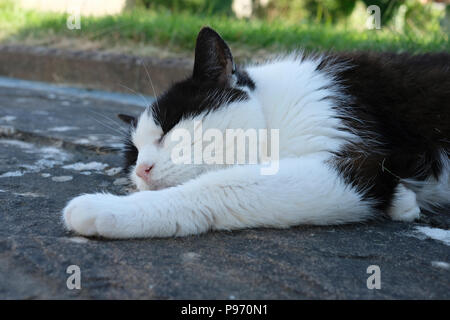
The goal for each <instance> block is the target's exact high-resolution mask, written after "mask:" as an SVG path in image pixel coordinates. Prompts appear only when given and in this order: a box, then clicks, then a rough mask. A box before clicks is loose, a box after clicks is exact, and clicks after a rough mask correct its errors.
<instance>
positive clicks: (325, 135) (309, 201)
mask: <svg viewBox="0 0 450 320" xmlns="http://www.w3.org/2000/svg"><path fill="white" fill-rule="evenodd" d="M319 63H320V59H306V60H304V61H302V62H301V60H300V59H296V58H295V57H289V58H286V59H284V60H277V61H274V62H272V63H268V64H265V65H262V66H254V67H250V68H248V70H247V71H248V73H249V75H250V77H251V78H252V79H253V80H254V82H255V83H256V90H255V91H252V92H250V91H249V97H250V99H249V100H247V101H242V102H234V103H233V104H232V105H229V106H228V107H226V108H220V109H218V110H216V111H214V112H211V113H208V114H202V115H199V116H197V117H196V118H195V119H189V120H183V121H181V122H180V123H178V124H177V125H176V126H175V128H174V129H176V128H186V129H188V130H191V131H192V130H194V129H193V122H194V121H196V120H202V124H203V126H204V127H205V128H217V129H219V130H221V131H222V132H223V131H224V130H225V129H227V128H244V129H245V128H267V129H280V159H281V161H280V163H279V172H278V173H277V174H276V175H267V176H264V175H261V174H260V170H259V169H260V167H261V164H256V165H233V166H229V165H207V164H192V165H185V164H178V165H177V164H174V163H173V162H172V161H171V160H170V155H171V150H172V148H173V147H174V142H172V141H171V139H170V138H169V137H170V133H169V134H168V135H167V136H166V137H165V138H164V139H163V141H162V142H161V143H157V141H158V140H159V139H160V136H161V134H162V130H161V128H159V127H158V125H157V124H155V123H154V121H153V119H152V117H151V116H149V114H148V113H147V112H145V113H143V115H142V116H141V117H140V119H139V121H138V125H137V128H136V131H135V132H134V133H133V135H132V139H133V142H134V144H135V145H136V147H137V148H138V150H139V156H138V160H137V165H139V164H140V163H148V164H154V168H153V169H152V172H151V183H150V184H146V183H144V181H143V180H142V179H140V178H138V177H137V176H136V174H135V172H134V171H133V172H132V173H131V176H130V178H131V180H132V181H133V182H134V183H135V184H136V185H137V187H138V189H139V190H141V192H137V193H134V194H131V195H128V196H114V195H111V194H88V195H83V196H80V197H77V198H75V199H73V200H72V201H70V202H69V203H68V205H67V206H66V208H65V209H64V214H63V218H64V222H65V225H66V226H67V228H68V229H69V230H74V231H76V232H78V233H80V234H83V235H88V236H89V235H101V236H105V237H111V238H130V237H167V236H183V235H188V234H198V233H201V232H205V231H207V230H210V229H217V230H232V229H241V228H251V227H276V228H286V227H290V226H294V225H298V224H317V225H325V224H339V223H346V222H356V221H363V220H365V219H368V218H369V217H371V216H372V215H373V213H374V212H373V210H372V209H371V203H369V202H368V201H364V200H362V195H361V193H359V192H358V191H357V190H356V189H355V188H353V187H351V186H350V185H348V184H347V183H345V182H344V181H343V179H342V177H341V176H340V175H339V173H338V172H337V171H336V169H334V168H333V167H331V166H330V165H329V164H328V163H327V160H329V159H330V157H331V155H332V152H335V151H338V150H339V149H340V148H341V147H342V146H343V144H345V143H347V142H348V141H357V139H358V138H357V137H356V136H354V135H352V134H351V133H349V131H343V130H340V128H342V127H343V124H342V123H341V121H340V120H339V119H338V117H336V113H335V110H334V109H333V105H332V100H330V99H324V98H325V97H327V96H330V95H333V96H335V95H337V94H338V92H337V88H338V87H337V85H336V84H335V83H334V80H333V77H332V75H330V73H329V72H325V71H321V72H320V71H317V69H316V68H317V65H318V64H319ZM333 88H335V89H333ZM224 103H226V101H224ZM172 131H173V130H172ZM195 143H202V142H198V141H194V144H195ZM148 190H156V191H148ZM399 196H400V198H401V199H399V200H397V202H396V205H395V208H400V207H402V208H406V207H408V208H409V204H411V203H412V202H410V201H406V200H402V199H403V198H405V199H406V198H408V197H412V196H411V194H410V193H408V194H405V193H404V192H402V190H401V191H400V193H399ZM402 197H403V198H402ZM419 198H420V197H419ZM404 202H405V203H407V205H403V203H404ZM394 211H395V210H394ZM400 211H402V210H400ZM403 211H404V210H403ZM403 211H402V212H403ZM393 216H395V217H397V216H398V214H397V213H395V214H393Z"/></svg>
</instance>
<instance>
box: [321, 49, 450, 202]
mask: <svg viewBox="0 0 450 320" xmlns="http://www.w3.org/2000/svg"><path fill="white" fill-rule="evenodd" d="M327 60H328V61H330V62H331V63H333V64H336V63H343V64H344V65H346V66H347V67H344V68H342V70H341V71H338V72H337V77H338V79H339V80H340V82H341V84H342V86H343V88H342V90H343V92H345V94H347V95H348V96H349V97H350V99H344V100H343V101H341V102H340V103H339V107H338V108H337V109H338V110H340V113H341V116H342V119H343V120H344V122H345V123H346V124H347V125H348V126H350V127H351V128H352V129H353V131H354V132H356V133H357V134H358V135H359V136H360V137H362V138H363V139H364V140H365V142H368V143H361V144H356V145H355V144H349V145H348V146H347V147H346V148H345V149H344V150H342V152H340V153H339V154H337V155H336V157H335V159H334V163H335V164H336V165H337V166H338V168H339V169H340V170H341V172H342V174H343V175H344V176H345V178H346V179H347V181H348V182H350V183H352V184H353V185H356V186H359V187H360V188H361V189H364V188H365V189H366V193H365V194H366V197H367V198H372V199H375V200H377V202H378V204H377V208H378V209H380V210H385V209H386V208H387V207H388V206H389V205H390V203H391V201H392V197H393V195H394V188H395V187H396V186H397V184H398V182H399V179H400V178H401V179H404V178H414V179H417V180H419V181H423V180H425V179H426V178H428V177H430V176H434V177H436V178H437V177H438V176H439V174H440V173H441V170H442V163H441V161H440V160H441V159H442V158H441V157H442V154H444V156H447V157H448V155H449V152H450V141H449V137H450V55H449V54H447V53H439V54H423V55H408V54H393V53H381V54H375V53H352V54H343V55H338V56H336V55H335V56H330V57H329V58H328V59H327ZM355 119H357V120H355Z"/></svg>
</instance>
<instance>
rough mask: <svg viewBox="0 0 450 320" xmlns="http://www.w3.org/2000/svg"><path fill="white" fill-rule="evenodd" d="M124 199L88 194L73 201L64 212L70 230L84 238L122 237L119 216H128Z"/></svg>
mask: <svg viewBox="0 0 450 320" xmlns="http://www.w3.org/2000/svg"><path fill="white" fill-rule="evenodd" d="M124 202H125V199H124V198H120V197H117V196H113V195H110V194H86V195H82V196H79V197H76V198H74V199H72V200H71V201H70V202H69V203H68V204H67V206H66V207H65V208H64V210H63V221H64V224H65V226H66V228H67V229H68V230H71V231H75V232H77V233H79V234H81V235H84V236H104V237H110V238H114V237H120V234H119V232H118V230H119V229H120V228H119V226H118V219H119V215H123V214H126V211H127V209H130V208H127V206H126V205H124V204H125V203H124Z"/></svg>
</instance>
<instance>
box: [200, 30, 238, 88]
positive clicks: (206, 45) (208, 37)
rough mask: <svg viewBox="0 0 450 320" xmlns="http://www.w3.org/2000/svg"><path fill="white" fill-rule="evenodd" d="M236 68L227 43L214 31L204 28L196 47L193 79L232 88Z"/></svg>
mask: <svg viewBox="0 0 450 320" xmlns="http://www.w3.org/2000/svg"><path fill="white" fill-rule="evenodd" d="M235 68H236V67H235V65H234V62H233V56H232V55H231V50H230V48H229V47H228V45H227V44H226V43H225V41H224V40H223V39H222V38H221V37H220V36H219V34H218V33H217V32H215V31H214V30H213V29H211V28H209V27H203V28H202V29H201V30H200V32H199V34H198V36H197V43H196V45H195V62H194V72H193V78H194V79H197V80H201V81H209V82H217V83H218V84H219V85H222V86H230V82H231V76H232V74H233V73H234V72H235Z"/></svg>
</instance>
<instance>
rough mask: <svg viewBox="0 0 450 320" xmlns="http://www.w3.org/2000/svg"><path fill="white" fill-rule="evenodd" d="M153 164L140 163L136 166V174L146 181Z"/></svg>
mask: <svg viewBox="0 0 450 320" xmlns="http://www.w3.org/2000/svg"><path fill="white" fill-rule="evenodd" d="M153 166H154V165H153V164H152V165H149V164H147V163H141V164H140V165H138V166H137V168H136V175H137V176H138V177H139V178H141V179H144V180H145V181H148V179H149V175H150V171H152V169H153Z"/></svg>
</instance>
